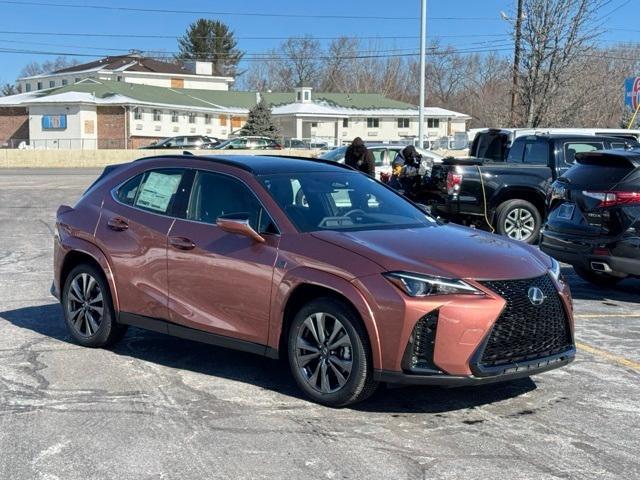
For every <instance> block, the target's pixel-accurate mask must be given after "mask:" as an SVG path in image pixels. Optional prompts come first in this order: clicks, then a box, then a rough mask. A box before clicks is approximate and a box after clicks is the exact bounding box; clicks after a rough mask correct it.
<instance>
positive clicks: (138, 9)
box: [0, 0, 500, 21]
mask: <svg viewBox="0 0 640 480" xmlns="http://www.w3.org/2000/svg"><path fill="white" fill-rule="evenodd" d="M0 4H6V5H18V6H28V7H56V8H81V9H93V10H111V11H120V12H138V13H140V12H143V13H171V14H186V15H216V16H235V17H284V18H316V19H331V20H336V19H349V20H411V21H415V20H416V18H415V17H390V16H387V15H385V16H372V15H318V14H315V15H314V14H308V13H268V12H260V13H257V12H230V11H207V10H173V9H163V8H143V7H117V6H113V5H95V4H94V5H86V4H84V5H79V4H73V3H46V2H30V1H26V2H25V1H4V0H0ZM430 20H464V21H468V20H472V21H473V20H475V21H477V20H481V21H487V20H489V21H491V20H494V21H499V20H500V19H499V18H493V17H430Z"/></svg>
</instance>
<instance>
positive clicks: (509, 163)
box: [430, 134, 640, 243]
mask: <svg viewBox="0 0 640 480" xmlns="http://www.w3.org/2000/svg"><path fill="white" fill-rule="evenodd" d="M636 146H640V144H638V143H637V142H636V141H634V140H629V139H622V138H617V137H605V136H591V135H564V134H562V135H560V134H545V135H529V136H521V137H517V138H516V139H515V140H514V141H513V143H512V144H511V145H510V146H509V147H508V149H507V150H506V151H505V154H506V158H504V159H502V158H500V156H499V155H497V156H493V155H492V156H491V157H493V158H477V157H468V158H447V159H444V161H443V163H442V164H440V165H434V166H433V169H432V172H431V179H430V183H431V185H432V191H435V195H432V198H431V203H432V211H433V212H434V213H436V214H437V215H438V216H440V217H442V218H445V219H448V220H451V221H453V222H457V223H463V224H466V225H474V226H476V227H478V228H483V229H490V230H492V231H496V232H497V233H500V234H502V235H507V236H509V237H511V238H514V239H517V240H522V241H524V242H527V243H535V242H536V241H537V240H538V235H539V233H540V228H541V226H542V222H543V219H544V217H545V214H546V212H545V200H546V194H547V190H548V188H549V186H550V184H551V183H552V182H553V181H554V180H555V179H556V178H558V177H560V176H562V174H563V173H564V172H565V171H567V170H568V169H569V168H570V167H571V166H572V164H573V162H574V160H575V155H576V153H580V152H588V151H593V150H603V149H624V148H631V147H636ZM503 148H504V147H503ZM497 150H500V149H497ZM472 153H473V150H472ZM434 197H435V200H434Z"/></svg>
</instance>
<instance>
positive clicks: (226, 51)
mask: <svg viewBox="0 0 640 480" xmlns="http://www.w3.org/2000/svg"><path fill="white" fill-rule="evenodd" d="M237 44H238V42H237V41H236V39H235V37H234V34H233V32H232V31H231V30H229V27H228V26H227V25H225V24H224V23H222V22H220V21H218V20H208V19H206V18H200V19H198V20H196V21H195V22H193V23H192V24H191V25H189V28H187V31H186V33H185V35H184V36H183V37H182V38H180V39H178V45H179V48H180V52H179V53H178V55H177V58H178V60H202V61H204V62H212V63H213V74H214V75H223V76H231V77H233V76H236V74H237V68H238V63H239V62H240V59H242V56H243V55H244V52H242V51H240V50H238V49H237V48H236V46H237Z"/></svg>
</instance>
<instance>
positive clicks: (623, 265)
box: [540, 149, 640, 286]
mask: <svg viewBox="0 0 640 480" xmlns="http://www.w3.org/2000/svg"><path fill="white" fill-rule="evenodd" d="M548 208H549V218H548V220H547V223H546V225H545V228H544V230H543V232H542V240H541V242H540V248H541V249H542V250H543V251H544V252H546V253H548V254H549V255H551V256H553V257H555V258H557V259H558V260H562V261H564V262H566V263H570V264H571V265H573V268H574V270H575V271H576V273H577V274H578V275H580V276H581V277H582V278H584V279H585V280H587V281H589V282H591V283H595V284H597V285H603V286H612V285H615V284H616V283H618V282H619V281H621V280H623V279H624V278H626V277H628V276H635V277H638V276H640V150H639V149H635V150H628V151H621V150H610V151H598V152H595V151H594V152H589V153H582V154H578V155H577V156H576V164H575V166H573V167H572V168H571V169H570V170H569V171H567V172H565V173H564V174H563V175H562V176H561V177H560V178H558V179H557V180H556V181H555V182H554V183H553V185H552V187H551V191H550V193H549V196H548Z"/></svg>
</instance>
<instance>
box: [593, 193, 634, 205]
mask: <svg viewBox="0 0 640 480" xmlns="http://www.w3.org/2000/svg"><path fill="white" fill-rule="evenodd" d="M582 194H583V195H584V196H586V197H590V198H594V199H596V200H599V201H600V202H599V203H598V205H597V207H614V206H616V205H640V192H589V191H583V192H582Z"/></svg>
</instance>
